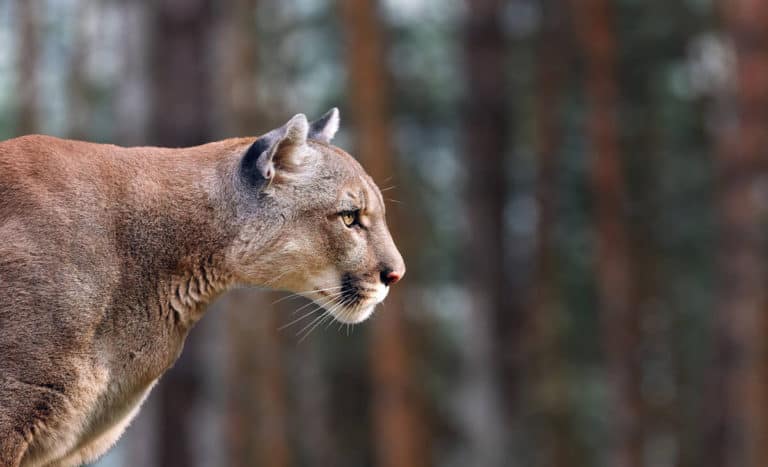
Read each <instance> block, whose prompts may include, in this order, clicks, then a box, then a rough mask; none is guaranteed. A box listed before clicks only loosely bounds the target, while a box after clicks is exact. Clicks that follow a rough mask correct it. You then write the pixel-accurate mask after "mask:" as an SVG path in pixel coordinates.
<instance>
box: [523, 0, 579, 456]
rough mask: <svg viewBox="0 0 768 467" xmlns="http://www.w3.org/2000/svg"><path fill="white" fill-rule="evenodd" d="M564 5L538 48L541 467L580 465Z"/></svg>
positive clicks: (553, 5) (545, 27)
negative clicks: (561, 263) (565, 349)
mask: <svg viewBox="0 0 768 467" xmlns="http://www.w3.org/2000/svg"><path fill="white" fill-rule="evenodd" d="M564 6H565V2H564V1H562V0H546V1H544V2H542V10H541V11H542V22H541V29H540V31H541V32H540V34H539V37H538V44H537V47H536V52H537V53H536V57H537V73H536V78H537V79H536V82H537V87H536V101H535V106H536V120H535V122H536V152H537V157H538V168H537V177H536V199H537V204H538V225H537V238H536V249H535V265H536V271H535V276H534V285H533V287H532V292H533V299H532V302H531V308H530V312H529V313H528V316H529V321H528V326H529V327H528V329H529V331H530V335H528V336H526V340H527V341H528V342H530V346H529V349H528V352H529V355H530V358H529V359H528V368H529V373H530V384H531V385H532V391H531V393H532V395H533V399H534V400H533V403H534V404H535V409H534V410H536V412H537V413H539V414H540V418H541V420H540V421H539V422H540V423H538V424H537V426H541V428H540V433H539V443H540V444H539V445H538V446H539V448H540V449H538V451H539V453H540V456H541V458H542V463H541V465H543V466H549V467H569V466H571V465H576V464H578V463H579V460H578V459H577V458H575V453H574V449H573V434H572V429H571V426H570V419H569V414H568V411H569V407H568V394H567V386H566V385H567V381H566V377H565V367H564V356H563V355H562V349H561V342H562V338H563V336H562V334H563V325H564V315H563V313H564V311H565V309H564V307H563V303H562V298H561V297H560V290H559V287H558V284H557V279H556V265H557V263H556V261H557V257H556V254H557V253H556V248H557V246H556V243H555V238H554V229H555V221H556V212H555V209H556V205H557V178H558V168H559V166H560V158H559V154H560V153H561V151H562V147H561V144H562V140H563V130H562V119H563V115H562V109H563V104H564V101H565V97H566V96H565V93H566V89H565V84H566V78H567V77H568V67H569V65H570V64H571V60H572V57H571V56H569V55H568V54H567V51H568V50H569V47H568V44H569V41H568V34H567V32H568V30H567V24H566V21H565V18H564V8H563V7H564Z"/></svg>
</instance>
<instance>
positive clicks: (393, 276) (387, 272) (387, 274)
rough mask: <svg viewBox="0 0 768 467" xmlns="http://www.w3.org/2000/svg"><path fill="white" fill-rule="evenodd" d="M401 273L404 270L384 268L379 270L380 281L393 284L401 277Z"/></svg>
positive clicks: (388, 284) (387, 284) (403, 272)
mask: <svg viewBox="0 0 768 467" xmlns="http://www.w3.org/2000/svg"><path fill="white" fill-rule="evenodd" d="M403 274H405V271H394V270H393V269H392V268H384V269H383V270H382V271H381V282H383V283H384V285H386V286H390V285H393V284H395V283H396V282H397V281H399V280H400V279H401V278H402V277H403Z"/></svg>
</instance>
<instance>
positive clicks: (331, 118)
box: [309, 107, 339, 143]
mask: <svg viewBox="0 0 768 467" xmlns="http://www.w3.org/2000/svg"><path fill="white" fill-rule="evenodd" d="M337 131H339V109H337V108H336V107H334V108H332V109H331V110H329V111H328V112H326V113H325V115H323V116H322V117H320V118H318V119H317V120H315V121H314V122H312V123H311V124H310V126H309V138H310V139H316V140H318V141H322V142H324V143H330V142H331V140H332V139H333V137H334V135H336V132H337Z"/></svg>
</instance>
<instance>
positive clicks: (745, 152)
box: [708, 0, 768, 467]
mask: <svg viewBox="0 0 768 467" xmlns="http://www.w3.org/2000/svg"><path fill="white" fill-rule="evenodd" d="M722 7H723V10H724V13H725V19H726V25H727V29H728V30H729V32H730V35H731V37H732V40H733V43H734V45H735V51H736V69H735V81H734V82H733V83H732V85H733V88H732V89H730V90H728V91H727V94H726V95H725V96H724V106H723V108H722V109H721V110H722V111H723V113H724V114H725V115H723V118H724V121H723V122H722V123H723V124H721V125H720V126H719V128H720V129H721V133H720V135H719V136H720V147H719V148H718V151H717V156H718V163H719V174H720V186H719V192H718V218H719V246H720V248H719V254H718V260H719V262H718V264H719V270H720V271H719V272H720V274H719V277H720V280H719V291H718V292H719V300H718V305H717V318H716V320H715V323H716V328H715V329H716V332H717V334H718V336H717V339H718V361H717V365H716V369H717V371H718V376H717V386H718V388H717V389H718V391H717V392H718V394H717V401H718V404H717V406H716V407H715V410H713V415H714V418H715V420H714V430H713V433H712V437H713V438H712V439H711V440H710V442H709V443H708V445H709V446H712V447H715V450H716V452H715V453H713V455H711V456H709V460H710V461H711V462H712V465H717V466H727V467H737V466H738V467H757V466H764V465H767V464H768V452H767V450H768V447H767V446H768V426H767V425H766V413H767V412H766V408H767V406H766V402H767V401H766V397H768V385H766V371H767V369H768V358H767V355H766V351H767V350H768V349H767V348H766V345H765V344H764V341H765V330H766V328H767V327H768V322H767V321H766V319H765V309H766V301H765V298H766V297H765V287H766V271H765V252H766V250H765V229H764V226H765V210H766V209H765V203H766V201H765V191H764V186H765V183H766V178H765V177H766V173H765V157H766V154H768V135H767V134H766V128H768V3H766V2H764V1H762V0H733V1H723V4H722Z"/></svg>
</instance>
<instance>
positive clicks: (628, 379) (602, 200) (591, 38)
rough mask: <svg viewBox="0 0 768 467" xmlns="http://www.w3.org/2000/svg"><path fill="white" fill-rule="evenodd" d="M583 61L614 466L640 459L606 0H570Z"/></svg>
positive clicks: (633, 326) (635, 343) (613, 45)
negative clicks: (584, 63)
mask: <svg viewBox="0 0 768 467" xmlns="http://www.w3.org/2000/svg"><path fill="white" fill-rule="evenodd" d="M573 11H574V14H575V19H576V25H577V31H578V33H579V35H580V37H581V41H582V48H583V53H584V57H585V62H586V65H585V66H586V76H585V85H586V94H587V102H588V107H589V111H588V117H587V120H588V121H587V125H588V133H589V140H590V141H591V151H592V164H591V167H592V174H591V176H592V187H593V196H594V200H595V201H594V204H595V220H596V236H597V238H596V240H597V288H598V290H597V293H598V300H599V305H600V313H601V319H602V334H603V342H604V345H603V349H604V352H605V355H606V364H607V370H608V376H609V381H610V385H611V395H612V397H611V402H610V410H611V412H610V421H611V424H612V425H613V426H612V429H611V433H613V434H614V436H615V437H616V438H615V440H614V448H613V450H612V453H611V455H610V459H611V460H610V462H609V463H610V465H612V466H614V467H640V466H641V465H642V462H643V461H642V449H643V437H642V426H641V423H640V413H641V411H642V398H641V393H640V365H639V355H637V353H638V351H639V329H638V322H637V315H636V313H635V312H636V310H634V309H633V303H632V302H633V297H634V294H633V290H632V277H631V263H630V251H629V238H628V235H627V231H626V221H627V220H626V212H625V208H624V206H625V186H624V178H623V175H622V168H621V153H620V150H619V130H618V127H617V122H618V104H619V102H618V99H619V89H618V82H617V62H616V49H617V42H616V36H615V32H614V16H613V8H612V3H611V2H609V1H608V0H587V1H584V2H573Z"/></svg>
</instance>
